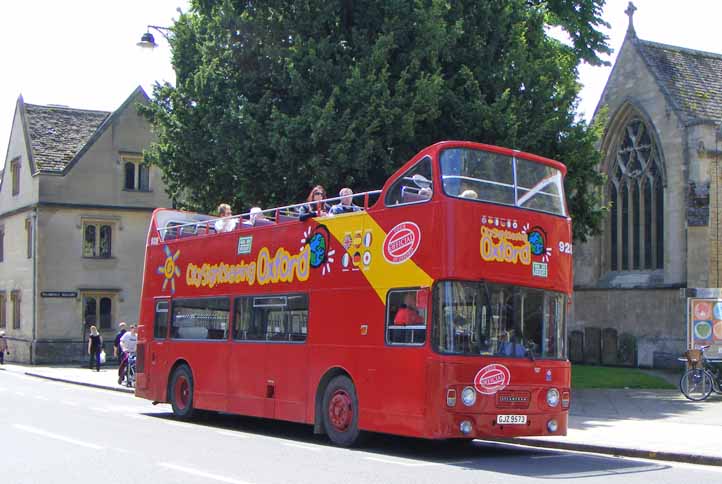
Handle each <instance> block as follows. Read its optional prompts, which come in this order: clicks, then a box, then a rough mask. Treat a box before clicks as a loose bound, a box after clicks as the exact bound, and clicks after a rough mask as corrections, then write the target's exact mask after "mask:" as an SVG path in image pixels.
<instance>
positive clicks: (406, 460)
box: [364, 457, 444, 467]
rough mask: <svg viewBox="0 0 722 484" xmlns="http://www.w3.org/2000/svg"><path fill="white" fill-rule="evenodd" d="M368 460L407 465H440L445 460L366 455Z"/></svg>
mask: <svg viewBox="0 0 722 484" xmlns="http://www.w3.org/2000/svg"><path fill="white" fill-rule="evenodd" d="M364 459H366V460H373V461H376V462H383V463H385V464H397V465H400V466H406V467H425V466H440V465H444V463H443V462H416V461H413V460H410V459H404V460H401V459H386V458H383V457H364Z"/></svg>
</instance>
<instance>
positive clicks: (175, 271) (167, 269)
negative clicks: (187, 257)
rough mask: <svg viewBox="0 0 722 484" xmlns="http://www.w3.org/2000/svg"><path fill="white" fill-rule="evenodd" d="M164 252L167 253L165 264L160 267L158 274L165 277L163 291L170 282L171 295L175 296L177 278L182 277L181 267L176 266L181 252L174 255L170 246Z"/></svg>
mask: <svg viewBox="0 0 722 484" xmlns="http://www.w3.org/2000/svg"><path fill="white" fill-rule="evenodd" d="M163 252H165V264H163V265H162V266H158V269H157V272H158V274H160V275H162V276H165V279H164V280H163V290H164V291H165V288H166V287H167V286H168V281H170V293H171V294H175V277H176V276H178V277H180V275H181V270H180V267H178V265H177V264H176V260H178V256H179V255H180V250H179V251H178V252H176V253H175V254H173V253H172V252H171V250H170V249H169V248H168V246H167V245H164V246H163Z"/></svg>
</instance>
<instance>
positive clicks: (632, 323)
mask: <svg viewBox="0 0 722 484" xmlns="http://www.w3.org/2000/svg"><path fill="white" fill-rule="evenodd" d="M627 13H628V15H629V27H628V30H627V34H626V37H625V40H624V43H623V45H622V47H621V49H620V51H619V55H618V57H617V60H616V62H615V64H614V66H613V69H612V71H611V74H610V76H609V79H608V81H607V84H606V87H605V89H604V91H603V93H602V96H601V99H600V101H599V104H598V106H597V110H596V112H595V121H599V122H602V123H604V127H605V131H604V136H603V139H602V142H601V153H602V156H603V161H602V164H601V166H600V170H601V171H602V172H603V173H604V174H605V175H606V176H607V185H606V187H605V192H604V193H605V199H606V202H607V203H608V204H609V207H610V212H609V215H608V217H607V220H606V224H605V227H604V230H603V234H602V235H601V236H599V237H595V238H592V239H591V240H589V241H588V242H587V243H585V244H581V245H579V246H577V247H575V265H574V270H575V276H574V284H575V295H574V304H573V317H572V318H571V322H570V326H569V330H570V334H571V340H572V341H571V345H570V354H571V355H572V360H581V361H587V362H590V363H598V362H600V361H602V360H605V362H606V363H610V364H618V363H627V364H633V365H639V366H646V367H669V366H677V365H678V363H677V361H676V358H677V356H679V355H681V353H682V352H683V351H684V350H685V347H686V346H685V344H686V326H685V321H686V298H687V295H688V294H690V292H691V291H693V288H715V287H720V285H721V282H720V276H721V275H722V261H720V245H721V243H722V240H721V239H722V231H721V230H720V223H719V209H718V205H719V202H720V196H722V194H721V193H720V183H722V169H721V168H720V166H719V164H720V161H722V160H721V159H720V158H722V156H721V152H720V147H722V142H721V140H720V121H721V120H722V56H721V55H718V54H713V53H708V52H702V51H697V50H690V49H685V48H682V47H676V46H670V45H664V44H659V43H656V42H650V41H646V40H642V39H639V38H638V37H637V35H636V32H635V30H634V24H633V13H634V7H633V5H631V2H630V8H629V9H628V11H627Z"/></svg>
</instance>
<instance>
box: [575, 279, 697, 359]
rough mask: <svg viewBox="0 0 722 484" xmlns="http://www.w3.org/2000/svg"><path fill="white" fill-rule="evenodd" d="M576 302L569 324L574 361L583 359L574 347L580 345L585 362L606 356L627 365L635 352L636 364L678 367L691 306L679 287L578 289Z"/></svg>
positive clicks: (683, 347) (605, 357)
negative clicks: (687, 316)
mask: <svg viewBox="0 0 722 484" xmlns="http://www.w3.org/2000/svg"><path fill="white" fill-rule="evenodd" d="M573 301H574V303H573V308H572V318H570V319H571V321H570V323H569V326H568V330H569V335H570V342H569V344H570V350H569V354H570V359H572V361H573V358H577V359H578V358H580V356H579V355H580V353H579V350H578V348H573V347H572V346H573V345H577V346H578V345H579V344H582V347H583V351H582V353H581V358H582V360H583V361H584V362H587V363H592V364H601V363H603V357H604V362H605V363H606V364H619V365H627V364H631V363H632V361H630V360H629V359H628V355H630V354H631V353H633V354H636V357H635V360H636V361H634V362H633V366H640V367H664V368H670V367H676V366H677V365H678V363H677V360H676V358H677V356H679V355H681V354H682V353H683V352H684V350H685V348H686V313H685V311H686V307H687V306H686V304H687V300H686V296H685V295H684V294H682V291H680V290H679V289H626V290H624V289H617V290H609V289H607V290H578V291H576V292H575V293H574V299H573ZM579 333H581V335H582V336H581V337H580V335H579ZM614 335H616V336H614ZM614 340H616V348H614V347H613V344H612V341H614ZM580 341H581V343H580ZM605 341H606V345H605V344H603V342H605ZM632 346H633V347H635V348H636V349H635V350H634V351H632V348H631V347H632ZM615 360H616V361H615Z"/></svg>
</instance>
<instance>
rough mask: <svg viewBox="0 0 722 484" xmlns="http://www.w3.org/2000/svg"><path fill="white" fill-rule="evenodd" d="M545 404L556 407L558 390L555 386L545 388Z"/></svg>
mask: <svg viewBox="0 0 722 484" xmlns="http://www.w3.org/2000/svg"><path fill="white" fill-rule="evenodd" d="M547 405H549V406H550V407H556V406H557V405H559V390H557V389H556V388H550V389H549V390H547Z"/></svg>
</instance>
